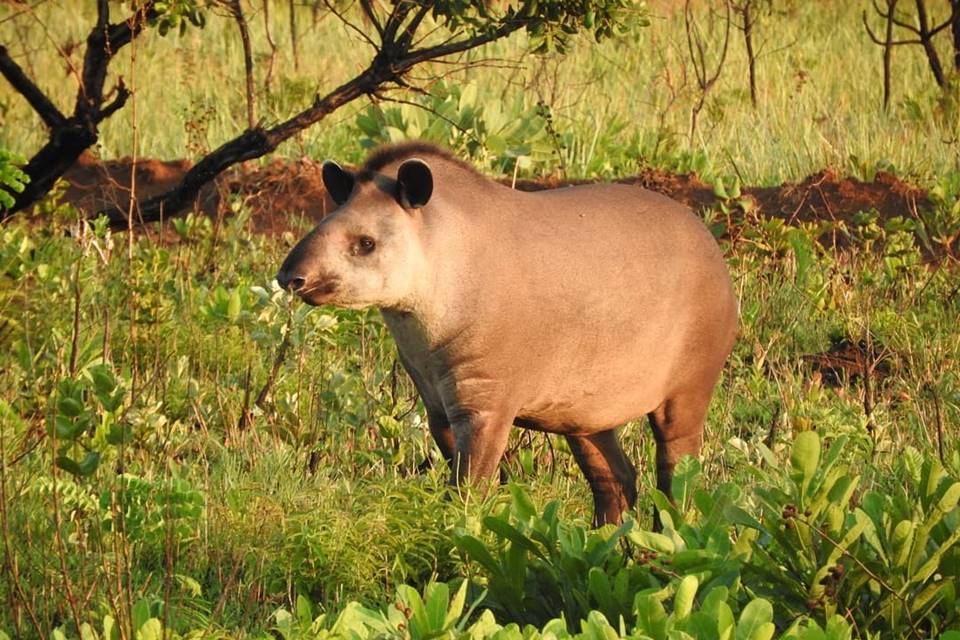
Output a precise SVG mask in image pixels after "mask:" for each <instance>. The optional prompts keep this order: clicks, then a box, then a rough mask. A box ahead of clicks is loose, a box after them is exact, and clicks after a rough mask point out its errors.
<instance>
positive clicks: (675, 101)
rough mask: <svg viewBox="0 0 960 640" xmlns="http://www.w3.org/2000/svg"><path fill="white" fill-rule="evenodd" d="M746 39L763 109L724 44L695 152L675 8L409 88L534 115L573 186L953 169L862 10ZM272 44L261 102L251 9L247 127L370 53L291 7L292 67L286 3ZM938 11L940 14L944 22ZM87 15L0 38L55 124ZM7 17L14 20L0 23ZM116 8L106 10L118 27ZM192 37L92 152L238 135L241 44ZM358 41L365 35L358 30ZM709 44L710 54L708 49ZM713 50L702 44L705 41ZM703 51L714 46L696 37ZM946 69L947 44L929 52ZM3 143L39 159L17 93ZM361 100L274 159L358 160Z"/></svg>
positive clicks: (160, 50)
mask: <svg viewBox="0 0 960 640" xmlns="http://www.w3.org/2000/svg"><path fill="white" fill-rule="evenodd" d="M773 6H774V8H773V10H771V11H768V12H764V13H762V15H761V17H760V21H759V26H758V34H757V38H758V48H759V56H760V57H759V62H758V68H759V107H758V109H757V110H754V109H753V108H752V107H751V105H750V100H749V90H748V87H747V75H746V53H745V49H744V46H743V44H742V42H741V39H740V34H739V32H738V31H737V30H736V29H733V30H732V32H731V38H732V41H731V45H730V52H729V55H728V59H727V61H726V64H725V65H724V67H723V71H722V74H721V76H720V80H719V82H718V84H717V85H716V87H715V88H714V89H713V90H712V91H711V92H710V94H709V96H708V100H707V105H706V107H705V109H704V112H703V114H702V116H701V118H700V124H699V126H698V128H697V131H696V132H695V134H694V136H693V137H692V138H690V136H689V121H690V109H691V106H692V104H693V103H694V101H695V100H696V98H697V89H696V83H695V80H694V75H693V69H692V67H691V65H690V61H689V53H688V51H687V43H686V35H685V29H684V21H683V12H682V11H680V10H678V8H677V5H676V3H671V2H655V3H652V6H651V7H650V12H651V15H652V16H653V18H652V24H651V25H650V26H649V27H646V28H640V29H637V30H636V31H634V32H633V33H630V34H628V35H627V36H625V37H624V38H622V39H620V40H618V41H611V42H605V43H603V44H600V45H597V44H595V43H593V42H590V41H588V40H586V39H581V40H579V41H578V43H577V45H576V46H575V47H574V48H573V50H572V52H571V53H570V54H569V55H566V56H553V55H551V56H543V57H540V56H529V55H526V54H525V40H524V38H523V36H522V35H517V36H514V37H512V38H511V39H509V40H507V41H505V42H500V43H495V44H493V45H490V46H488V47H485V48H484V49H481V50H477V51H474V52H471V53H469V54H467V55H466V56H465V58H464V59H463V60H462V61H461V62H468V61H472V62H484V61H485V62H484V63H483V64H482V66H479V67H476V68H470V69H467V70H466V71H464V70H462V69H460V67H461V65H449V64H434V65H430V66H426V67H424V68H422V69H419V70H418V71H416V72H415V74H414V75H415V76H416V77H417V78H421V79H425V80H424V82H423V83H422V84H423V85H424V86H425V87H426V88H427V90H429V89H430V86H431V85H430V82H429V80H428V79H429V78H437V77H441V76H445V77H447V78H449V79H450V80H451V81H452V82H455V83H464V82H469V81H471V80H474V81H476V82H477V84H478V86H479V87H480V92H481V93H480V102H481V103H491V102H502V103H503V104H518V105H522V104H526V105H527V107H529V108H532V107H533V106H535V105H536V104H537V103H538V102H540V101H542V102H543V103H544V104H545V105H546V106H547V107H548V108H549V110H550V111H551V113H552V114H553V116H554V125H555V128H556V130H557V132H558V133H559V134H561V136H562V137H564V139H565V140H566V149H565V150H564V151H563V154H562V155H563V162H560V161H559V160H557V161H555V162H554V163H552V165H547V166H537V167H536V170H537V171H538V172H544V171H546V172H550V171H560V170H561V168H562V169H563V170H565V171H566V172H567V174H568V175H569V176H570V177H582V176H602V177H615V176H619V175H624V174H627V173H629V172H631V171H634V170H636V168H637V166H638V164H640V163H649V164H655V165H667V166H668V167H669V166H670V165H671V163H672V162H673V160H674V159H675V158H677V157H679V156H682V155H683V154H690V153H693V152H699V151H702V152H705V153H706V156H707V158H709V161H710V164H711V169H712V170H713V171H715V172H718V173H722V174H725V175H734V174H738V175H739V176H740V177H741V178H742V180H744V181H746V182H750V183H762V184H773V183H780V182H783V181H785V180H797V179H801V178H803V177H805V176H806V175H808V174H810V173H812V172H814V171H817V170H819V169H822V168H824V167H833V168H836V169H839V170H840V171H843V172H847V173H851V174H853V175H857V176H862V177H870V176H871V175H872V173H873V172H874V171H876V170H877V169H890V168H895V169H896V170H897V172H898V173H900V174H901V175H903V176H905V177H907V178H910V179H913V180H916V181H918V182H920V183H927V182H930V181H932V180H934V179H935V178H936V177H937V176H939V175H942V174H943V173H945V172H947V171H949V170H951V169H957V167H958V160H957V158H958V157H960V142H958V129H960V108H958V96H957V93H956V91H957V89H956V87H953V88H952V89H950V90H948V91H947V93H946V94H945V95H943V94H941V92H940V91H939V90H938V89H937V88H936V86H935V84H934V83H933V81H932V76H931V74H930V72H929V70H928V69H927V67H926V60H925V58H924V57H923V53H922V51H921V50H920V49H919V48H918V47H900V48H898V49H897V50H896V52H895V56H894V81H893V87H894V97H893V104H892V108H891V109H890V111H889V113H885V112H884V111H883V109H882V106H881V75H880V73H881V72H880V53H881V52H880V49H879V48H878V47H877V46H875V45H873V44H872V43H871V42H870V41H869V39H868V37H867V35H866V33H865V31H864V29H863V25H862V23H861V11H862V10H863V9H864V8H866V5H863V6H861V3H849V2H794V1H784V2H776V3H773ZM271 7H272V11H271V15H270V27H269V28H270V33H271V36H272V38H273V40H274V42H275V43H276V45H277V54H276V59H275V67H274V73H273V78H272V82H271V86H270V89H269V90H267V89H266V87H265V86H264V80H265V75H266V73H267V68H268V59H269V55H270V49H269V47H268V45H267V39H266V37H265V31H264V20H263V15H262V7H261V5H260V4H259V3H253V4H252V5H250V6H248V7H247V18H248V20H249V22H250V26H251V29H252V32H253V38H254V46H255V54H256V73H257V83H258V87H259V88H260V89H259V90H260V93H259V95H258V100H257V101H258V114H259V117H260V118H261V119H262V120H264V121H265V122H275V121H278V120H279V119H282V118H284V117H287V116H289V115H291V114H292V113H294V112H295V111H296V110H298V109H300V108H303V107H304V106H305V105H307V104H308V103H309V101H310V100H311V99H312V98H313V96H314V95H315V94H316V93H321V94H322V93H324V92H325V91H327V90H329V89H331V88H332V87H334V86H336V85H337V84H338V83H340V82H342V81H345V80H346V79H348V78H350V77H351V76H352V75H353V74H355V73H356V72H357V71H358V70H359V69H361V68H362V65H363V64H364V62H366V61H367V60H368V56H369V53H370V52H369V49H368V47H367V46H366V45H365V44H364V43H363V42H362V41H361V40H360V39H359V38H358V37H357V36H356V35H355V34H353V33H352V32H351V31H350V30H349V29H348V28H346V27H345V26H344V25H343V24H342V23H341V22H339V21H338V20H337V19H336V18H335V17H334V16H332V15H330V14H327V13H325V12H323V11H320V12H318V13H316V14H315V13H313V12H312V11H311V10H309V9H308V8H306V7H302V6H299V5H298V7H299V8H298V10H297V20H298V25H299V29H298V30H299V31H301V33H300V37H299V47H300V56H299V58H300V67H299V70H298V71H295V70H294V68H293V60H292V54H291V46H290V32H289V27H288V20H289V15H288V13H287V7H286V3H275V4H272V5H271ZM935 9H936V10H938V11H939V10H940V9H942V7H940V6H939V5H937V7H935ZM91 10H92V7H90V6H88V5H82V6H81V7H79V8H78V7H72V6H71V7H70V8H67V7H66V6H65V5H61V4H57V3H44V4H41V5H40V6H39V7H37V8H36V9H35V11H34V14H35V16H36V18H33V17H31V15H30V14H28V15H25V16H21V17H19V18H16V19H14V20H8V21H5V22H3V23H0V38H2V39H3V41H4V42H5V43H9V44H8V46H9V48H10V49H11V50H12V51H13V53H14V54H15V55H18V54H19V56H18V57H19V59H20V60H21V62H22V63H23V65H24V66H25V67H26V68H27V70H28V71H29V72H30V73H31V74H32V75H33V76H34V77H35V78H37V80H38V81H39V83H40V85H41V87H43V89H44V90H46V91H48V92H49V93H50V94H51V96H52V97H53V98H54V100H55V102H56V103H57V104H59V105H61V106H62V107H64V108H66V107H67V106H68V105H71V104H72V101H73V100H74V97H75V92H76V82H75V80H74V78H73V77H72V75H71V73H70V72H69V67H68V66H67V65H66V63H65V62H64V61H63V60H62V59H61V58H60V56H59V55H58V53H57V47H59V48H60V49H61V50H64V49H69V50H70V51H71V52H72V53H71V55H70V60H71V64H73V65H74V66H76V65H79V64H80V56H81V50H80V48H72V47H69V46H68V45H69V44H70V43H78V42H82V41H83V38H84V37H85V34H86V32H87V30H88V29H89V27H90V25H91V24H92V15H91V13H90V12H91ZM3 11H5V12H8V13H9V12H10V11H12V9H11V8H9V7H8V8H6V9H3ZM121 11H122V8H121V7H120V6H119V5H118V6H115V7H114V9H113V12H114V14H117V15H119V14H120V13H121ZM210 13H211V15H210V19H209V22H208V24H207V26H206V27H205V28H203V29H196V28H191V29H188V30H187V31H186V32H185V33H184V34H183V35H180V34H179V33H176V32H171V33H169V34H168V35H166V36H165V37H161V36H160V35H159V34H158V33H156V32H155V31H154V32H150V33H148V34H146V36H145V37H143V38H142V39H140V40H138V41H137V42H136V43H135V44H134V46H132V47H131V48H130V49H129V50H125V51H123V52H122V53H121V54H120V55H119V56H118V59H117V60H116V61H115V62H114V65H113V67H112V69H111V70H112V78H113V79H116V78H117V77H118V76H123V77H124V78H125V81H126V82H127V84H128V85H129V86H131V87H133V88H134V89H135V95H136V100H137V105H138V106H137V109H138V118H137V123H136V124H137V144H136V148H134V141H133V127H132V120H131V118H132V109H131V107H130V106H129V105H128V107H127V108H126V109H125V110H124V111H122V112H121V113H119V114H117V115H116V116H115V117H113V118H112V119H111V120H110V121H108V122H107V123H105V125H104V126H103V135H102V138H101V143H100V148H99V149H98V151H99V153H100V154H101V155H102V156H103V157H106V158H113V157H119V156H124V155H130V154H132V153H134V152H136V153H137V155H139V156H141V157H143V156H149V157H159V158H180V157H188V158H196V157H198V155H199V154H201V153H202V152H204V151H207V150H209V149H211V148H215V147H216V146H218V145H219V144H220V143H222V142H223V141H225V140H227V139H229V138H231V137H233V136H234V135H236V134H237V133H238V132H240V131H241V130H242V129H243V128H244V127H245V113H246V111H245V97H244V91H243V75H242V74H243V71H242V69H243V62H242V53H241V48H240V39H239V36H238V34H237V32H236V27H235V25H234V23H233V22H232V21H231V20H230V19H229V18H228V17H225V16H221V15H218V13H217V12H216V11H211V12H210ZM697 15H698V19H699V20H700V22H701V23H702V24H703V26H704V27H705V28H706V27H708V26H709V24H710V23H711V22H712V21H715V20H716V16H714V17H712V18H711V16H712V15H713V13H712V10H711V8H710V5H709V3H704V4H703V5H700V6H698V7H697ZM361 26H362V25H361ZM719 31H720V30H719V29H715V30H714V33H713V36H712V40H711V41H712V42H713V44H714V46H716V45H717V42H716V39H717V38H718V37H719ZM708 33H709V30H708ZM708 39H710V37H708ZM939 44H940V45H941V46H943V47H944V52H943V53H944V59H948V57H947V56H948V52H947V50H946V47H947V46H948V44H949V41H948V39H947V38H946V36H944V37H943V39H942V40H941V41H940V42H939ZM0 107H2V108H0V113H2V116H0V117H2V120H0V142H2V144H3V145H4V146H7V147H10V148H11V149H13V150H16V151H18V152H20V153H22V154H27V155H29V153H30V152H31V151H32V150H34V149H36V148H37V147H38V145H39V144H41V142H42V140H43V137H44V132H43V129H42V127H41V126H40V123H39V120H38V119H37V118H36V116H35V115H33V114H32V113H31V112H30V110H29V108H28V107H27V106H26V104H25V103H24V101H23V100H22V99H21V98H20V97H19V96H17V95H15V94H14V93H13V92H12V91H5V92H3V94H2V97H0ZM363 107H364V103H363V101H358V102H357V103H354V104H351V105H348V106H346V107H344V108H343V109H341V110H340V111H338V112H336V113H335V114H333V115H332V116H331V117H329V118H328V119H327V120H325V121H323V122H321V123H320V124H319V125H317V126H315V127H313V128H311V129H310V130H308V131H306V132H304V134H303V135H301V136H298V137H297V138H296V139H295V140H292V141H290V142H288V143H285V144H284V145H283V146H282V147H281V148H280V149H279V150H278V153H279V154H281V155H284V156H291V157H296V156H299V155H303V154H306V155H310V156H313V157H318V158H319V157H328V156H337V157H338V158H342V159H346V160H357V159H359V158H360V157H361V155H362V150H361V148H360V146H359V144H358V140H357V134H356V130H355V129H354V128H352V127H350V126H348V125H350V124H351V123H352V122H353V119H354V117H355V115H356V113H357V112H358V110H360V109H362V108H363Z"/></svg>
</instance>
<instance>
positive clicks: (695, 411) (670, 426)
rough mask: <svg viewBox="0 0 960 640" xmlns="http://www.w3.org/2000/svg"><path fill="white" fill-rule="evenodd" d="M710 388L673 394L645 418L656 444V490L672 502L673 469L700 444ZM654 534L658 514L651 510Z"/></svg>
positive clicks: (697, 452)
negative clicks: (647, 420) (648, 419)
mask: <svg viewBox="0 0 960 640" xmlns="http://www.w3.org/2000/svg"><path fill="white" fill-rule="evenodd" d="M711 392H712V386H710V387H708V388H707V390H706V392H704V391H697V392H693V393H686V394H676V395H674V396H673V397H671V398H669V399H668V400H667V401H665V402H664V403H663V404H661V405H660V406H659V407H657V408H656V409H654V410H653V411H652V412H651V413H649V414H648V417H649V418H650V426H651V427H652V428H653V436H654V439H655V440H656V442H657V489H659V490H660V491H662V492H663V493H664V494H666V496H667V497H668V498H670V499H671V500H673V490H672V484H673V469H674V467H676V465H677V462H678V461H679V460H680V458H682V457H683V456H685V455H688V454H689V455H691V456H696V455H698V454H699V453H700V445H701V444H702V443H703V421H704V419H705V418H706V415H707V407H708V406H709V404H710V396H711V395H712V393H711ZM653 527H654V530H656V531H659V530H660V514H659V513H658V512H657V510H656V509H654V513H653Z"/></svg>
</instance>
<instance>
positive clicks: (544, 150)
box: [354, 82, 557, 174]
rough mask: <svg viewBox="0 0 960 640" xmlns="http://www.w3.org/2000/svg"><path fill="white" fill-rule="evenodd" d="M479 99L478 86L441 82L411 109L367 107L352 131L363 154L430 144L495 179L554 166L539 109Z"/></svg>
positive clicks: (406, 106) (407, 105) (405, 106)
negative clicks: (412, 142)
mask: <svg viewBox="0 0 960 640" xmlns="http://www.w3.org/2000/svg"><path fill="white" fill-rule="evenodd" d="M479 96H480V92H479V85H478V83H476V82H471V83H467V84H465V85H464V84H448V83H443V82H439V83H437V84H436V85H434V86H433V87H431V90H430V93H429V94H425V95H419V96H417V97H416V98H414V101H413V102H412V103H405V104H399V105H396V106H382V105H380V104H372V105H370V106H369V107H367V108H366V109H365V110H364V111H363V112H361V113H360V114H358V115H357V118H356V120H355V129H354V131H356V134H357V137H358V138H359V140H360V144H361V145H362V146H364V147H365V148H371V147H373V146H376V145H378V144H383V143H386V142H399V141H401V140H408V139H424V140H431V141H434V142H437V143H439V144H442V145H444V146H446V147H448V148H450V149H452V150H454V151H456V152H457V153H458V154H459V155H461V156H463V157H466V158H469V159H471V160H472V161H473V162H475V163H476V164H478V165H480V166H482V167H486V168H488V169H490V170H491V171H493V172H494V173H495V174H500V173H507V172H510V171H513V170H514V169H518V170H519V169H524V170H530V169H533V168H539V167H543V166H546V165H548V163H551V162H555V159H556V153H557V149H556V148H555V146H554V141H553V140H552V138H551V137H550V135H549V133H548V131H547V128H546V120H545V119H544V117H543V114H542V111H541V109H540V108H539V107H537V106H535V107H531V108H528V107H526V106H524V105H523V104H522V102H521V103H518V104H513V105H504V104H503V103H501V102H486V101H481V100H480V98H479Z"/></svg>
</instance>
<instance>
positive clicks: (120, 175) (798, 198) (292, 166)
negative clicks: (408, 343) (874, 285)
mask: <svg viewBox="0 0 960 640" xmlns="http://www.w3.org/2000/svg"><path fill="white" fill-rule="evenodd" d="M131 167H134V168H135V176H136V187H137V193H138V194H139V195H140V197H144V196H146V197H149V196H152V195H156V194H158V193H162V192H164V191H166V190H167V189H170V188H172V187H174V186H175V185H176V184H177V183H178V182H179V180H180V178H181V177H182V176H183V174H184V173H186V171H187V170H188V169H189V168H190V165H189V163H188V162H187V161H185V160H179V161H158V160H147V159H144V160H137V162H136V163H135V164H134V163H133V162H132V161H131V160H130V159H129V158H124V159H121V160H113V161H107V162H101V161H98V160H96V159H95V158H93V157H92V156H90V155H89V154H84V156H83V157H82V158H81V160H80V162H78V163H77V165H76V166H75V167H73V168H72V169H71V170H70V171H69V172H68V173H67V175H66V176H65V177H66V178H67V181H68V183H69V188H68V189H67V192H66V195H65V198H66V201H67V202H69V203H71V204H74V205H75V206H77V207H78V208H79V209H81V210H82V211H85V212H88V213H92V212H94V211H97V210H98V209H100V208H103V207H104V206H107V205H111V204H119V205H120V206H121V207H124V208H125V207H126V206H128V204H129V194H130V187H129V185H130V173H131ZM501 182H502V183H503V184H507V185H510V184H511V183H512V181H511V180H509V179H504V180H501ZM588 182H592V181H588V180H563V179H559V178H555V177H554V178H551V177H547V178H543V179H538V180H519V181H517V182H516V184H515V185H514V186H515V188H517V189H518V190H522V191H539V190H542V189H552V188H557V187H564V186H570V185H576V184H585V183H588ZM617 182H619V183H622V184H631V185H637V186H640V187H644V188H646V189H650V190H652V191H657V192H659V193H663V194H665V195H667V196H670V197H671V198H674V199H676V200H678V201H680V202H682V203H684V204H686V205H687V206H689V207H690V208H692V209H694V210H695V211H699V210H702V209H705V208H709V207H714V206H718V205H719V204H720V199H719V198H717V196H716V195H715V194H714V190H713V188H712V187H711V186H710V185H708V184H705V183H704V182H703V181H702V180H700V179H699V178H698V177H697V176H696V175H693V174H674V173H670V172H667V171H663V170H659V169H647V170H645V171H643V172H642V173H640V174H639V175H636V176H632V177H629V178H622V179H620V180H617ZM741 191H742V194H741V195H742V197H743V198H747V199H749V200H751V201H752V202H753V207H751V208H752V209H753V211H754V212H755V213H756V214H757V215H759V216H761V217H767V218H781V219H783V220H786V221H787V222H790V223H797V222H813V221H823V220H827V221H835V222H845V223H848V224H849V223H850V222H851V221H852V220H853V217H854V216H855V215H856V214H857V213H860V212H862V211H876V212H877V214H878V216H879V218H880V220H881V221H883V220H888V219H890V218H893V217H896V216H903V217H905V218H911V217H916V216H917V212H918V210H922V209H924V208H926V207H929V206H930V202H929V200H928V198H927V194H926V192H924V191H923V190H922V189H919V188H917V187H914V186H911V185H909V184H906V183H904V182H902V181H901V180H900V179H898V178H897V177H896V176H894V175H892V174H889V173H884V172H879V173H877V175H876V177H875V178H874V179H873V180H872V181H869V182H863V181H861V180H857V179H856V178H850V177H841V176H838V175H837V174H836V173H835V172H833V171H831V170H825V171H821V172H819V173H816V174H814V175H812V176H810V177H808V178H807V179H806V180H803V181H802V182H797V183H785V184H783V185H780V186H776V187H744V188H743V189H742V190H741ZM228 196H229V197H239V198H241V199H242V200H243V201H244V202H245V203H246V205H247V206H248V207H249V208H250V210H251V212H252V216H251V217H252V220H253V224H254V227H255V228H256V229H257V230H259V231H262V232H265V233H279V232H282V231H285V230H287V229H289V228H291V227H292V226H295V225H300V224H302V223H311V222H315V221H317V220H320V219H321V218H323V216H324V215H326V213H327V212H329V211H331V210H332V209H333V208H334V204H333V202H332V201H331V200H330V198H329V196H327V194H326V191H325V190H324V188H323V179H322V177H321V164H320V163H319V162H315V161H314V160H311V159H309V158H301V159H299V160H294V161H284V160H281V159H275V160H273V161H272V162H270V163H269V164H266V165H262V166H256V165H253V164H248V165H242V166H240V167H238V168H236V169H234V170H233V171H231V172H229V173H227V174H225V175H224V176H221V177H220V178H219V179H218V181H217V183H216V184H215V185H211V186H209V187H207V188H206V189H205V190H204V191H203V192H202V193H201V195H200V196H199V197H198V198H197V206H198V207H199V208H200V209H201V210H203V211H205V212H207V213H214V212H216V211H217V210H218V207H219V206H220V203H221V202H222V201H223V200H224V199H225V198H226V197H228ZM839 241H842V239H840V240H839Z"/></svg>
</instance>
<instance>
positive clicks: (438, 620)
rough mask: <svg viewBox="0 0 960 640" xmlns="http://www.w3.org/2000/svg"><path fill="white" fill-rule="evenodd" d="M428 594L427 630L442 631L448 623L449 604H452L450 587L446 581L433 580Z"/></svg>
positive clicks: (431, 631) (430, 631) (432, 631)
mask: <svg viewBox="0 0 960 640" xmlns="http://www.w3.org/2000/svg"><path fill="white" fill-rule="evenodd" d="M425 595H426V621H427V628H426V631H427V632H429V633H435V632H438V631H442V630H443V629H444V626H445V624H446V618H447V606H448V605H449V604H450V587H448V586H447V583H445V582H432V583H430V584H428V585H427V589H426V592H425Z"/></svg>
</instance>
